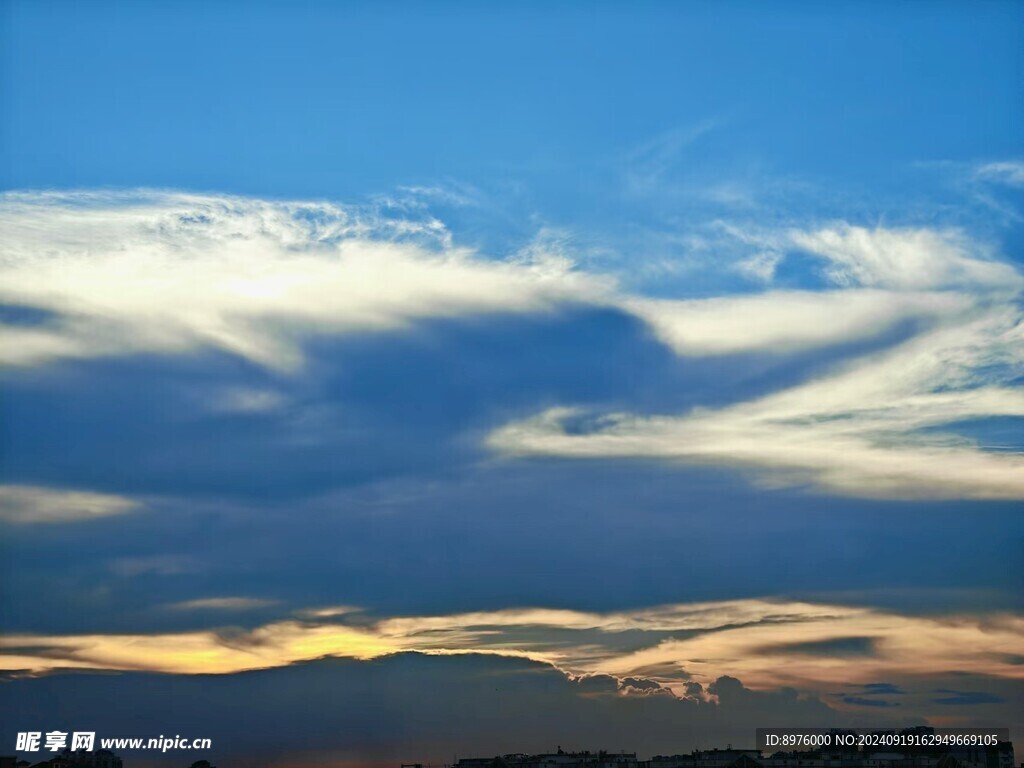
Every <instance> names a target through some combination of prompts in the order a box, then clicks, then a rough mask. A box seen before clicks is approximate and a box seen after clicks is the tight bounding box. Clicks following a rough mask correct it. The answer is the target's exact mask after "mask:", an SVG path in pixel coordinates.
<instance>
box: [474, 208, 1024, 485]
mask: <svg viewBox="0 0 1024 768" xmlns="http://www.w3.org/2000/svg"><path fill="white" fill-rule="evenodd" d="M791 236H792V238H793V240H794V241H795V242H798V243H800V244H801V245H802V246H803V247H805V248H808V249H810V250H812V251H813V252H815V253H817V254H820V255H822V256H823V257H825V258H826V259H827V260H828V266H827V268H826V275H827V276H828V278H829V279H830V280H831V281H833V282H835V283H839V284H849V285H851V286H852V287H851V288H850V289H848V290H833V291H824V292H820V293H815V294H813V298H810V297H807V296H805V295H803V294H800V295H797V296H796V301H795V302H793V303H789V302H788V301H787V299H792V298H794V297H793V295H792V294H785V293H779V292H769V293H766V294H762V295H760V296H755V297H751V298H746V297H744V298H738V299H712V300H707V301H705V302H703V306H702V305H701V303H699V302H683V303H681V304H675V305H669V312H668V313H667V314H666V315H662V316H661V317H660V318H659V317H658V314H659V311H660V310H659V305H658V304H656V303H655V304H653V305H648V306H649V307H650V308H649V309H648V310H647V312H648V314H649V315H653V316H654V318H655V319H653V320H651V323H652V325H653V326H654V327H655V328H656V329H658V333H659V336H660V337H661V338H663V339H664V340H666V341H667V342H668V343H670V344H671V345H672V346H674V347H675V348H677V349H679V348H682V349H683V350H687V349H690V348H699V347H700V345H701V344H705V346H706V339H708V338H709V337H712V338H713V334H714V332H715V331H713V330H708V331H707V332H706V333H703V334H702V333H701V332H700V330H699V329H701V328H708V329H712V328H714V329H722V328H724V329H725V331H724V333H722V332H721V330H720V333H721V334H722V336H721V337H722V338H725V337H727V336H729V335H732V336H733V337H734V338H737V339H744V338H746V339H751V340H754V339H756V340H759V341H761V342H762V343H763V344H765V345H766V346H768V345H773V346H775V347H778V346H779V345H782V344H784V343H786V342H790V343H792V342H793V341H795V340H796V339H798V338H800V337H801V336H802V337H803V341H804V342H806V341H807V340H811V339H816V338H817V339H819V340H820V339H821V338H829V340H830V341H833V342H834V341H837V340H838V339H840V338H843V337H844V336H846V337H847V338H850V337H851V336H852V335H853V334H854V333H856V331H855V330H853V329H857V330H859V331H860V332H864V329H865V328H870V327H871V326H872V325H873V324H875V323H880V322H881V323H884V318H885V317H886V311H885V310H882V307H883V306H886V307H888V308H889V310H888V312H889V313H891V314H890V315H889V316H890V318H891V319H892V320H893V321H895V320H896V319H897V318H899V317H900V316H901V315H902V317H903V318H909V317H910V316H911V315H912V314H916V315H917V317H918V319H921V318H923V317H924V316H925V315H926V314H928V313H929V312H930V313H931V314H932V317H933V318H935V320H934V322H931V323H925V324H924V325H923V326H922V327H920V328H919V329H918V330H917V332H916V333H914V334H913V335H912V336H911V337H910V338H909V339H906V340H905V341H902V342H901V343H898V344H896V345H895V346H892V347H890V348H888V349H883V350H881V351H875V352H870V353H866V354H862V355H860V356H859V357H855V358H854V359H852V360H847V361H845V362H842V363H840V364H837V365H835V366H833V367H832V368H831V369H830V370H827V371H826V372H824V373H822V374H821V375H820V376H818V377H817V378H814V379H811V380H809V381H806V382H803V383H800V384H798V385H796V386H794V387H791V388H790V389H787V390H782V391H779V392H774V393H770V394H768V395H766V396H763V397H760V398H757V399H755V400H751V401H748V402H744V403H739V404H736V405H730V406H727V407H725V408H719V409H694V410H693V411H691V412H690V413H688V414H684V415H679V416H659V417H640V416H635V415H631V414H623V413H612V414H605V415H602V416H599V417H593V416H591V417H590V418H589V419H587V418H583V417H584V416H586V415H585V414H582V413H581V412H580V411H579V410H578V409H574V408H571V407H563V408H552V409H549V410H546V411H544V412H543V413H540V414H538V415H536V416H534V417H532V418H529V419H527V420H524V421H520V422H516V423H512V424H508V425H506V426H504V427H502V428H500V429H498V430H496V431H495V432H494V433H492V435H491V436H490V438H489V444H490V445H491V446H492V447H493V448H494V449H495V450H498V451H502V452H505V453H509V454H517V455H529V454H535V455H549V456H567V457H580V458H583V457H586V458H600V457H628V456H637V457H647V458H661V459H668V460H676V461H685V462H696V463H700V462H706V463H724V464H732V465H736V466H740V467H747V468H751V469H753V470H754V471H755V472H756V474H757V477H758V478H759V479H760V480H761V481H762V482H763V483H765V484H766V485H771V486H781V485H793V486H809V487H811V488H815V489H818V490H820V491H824V492H830V493H838V494H842V495H848V496H863V497H868V498H897V499H900V498H906V499H920V498H981V499H1019V498H1024V457H1022V456H1021V455H1020V454H1019V453H1012V452H1003V453H996V452H991V451H986V450H984V449H983V448H982V447H980V446H978V445H977V444H975V443H973V442H971V441H970V440H968V439H966V438H962V437H958V436H957V435H956V434H955V430H951V432H950V433H943V432H940V431H938V429H939V428H941V427H944V426H946V425H953V424H955V423H956V422H959V421H966V420H970V419H984V418H991V417H1000V416H1004V417H1005V416H1021V415H1024V393H1022V391H1021V389H1020V387H1019V386H1017V385H1016V384H1015V379H1016V378H1017V377H1018V376H1019V375H1020V371H1021V365H1022V361H1024V322H1022V313H1021V307H1020V303H1019V297H1020V290H1021V285H1022V277H1021V275H1020V273H1019V272H1018V271H1017V270H1016V269H1015V268H1013V267H1012V266H1010V265H1009V264H1004V263H998V262H994V261H991V260H988V259H983V258H973V257H972V256H971V255H970V253H969V251H967V250H965V248H966V246H965V245H964V243H963V241H962V238H960V237H957V238H955V239H953V240H949V239H945V238H943V237H940V236H939V235H938V234H937V233H928V232H921V231H903V232H899V231H886V230H874V231H868V230H865V229H860V228H851V227H841V228H838V229H832V230H818V231H815V232H812V233H808V234H804V235H799V234H798V235H791ZM861 286H872V287H873V288H864V287H861ZM879 288H882V289H884V290H881V291H879V292H878V293H875V292H874V291H876V290H878V289H879ZM922 289H926V290H933V289H934V291H935V292H933V293H928V294H916V297H915V295H914V294H907V293H906V291H908V290H914V291H918V290H922ZM864 291H868V292H867V293H865V292H864ZM926 297H927V298H926ZM872 303H873V304H874V305H875V307H876V308H877V310H878V311H874V310H873V309H871V308H870V307H869V305H870V304H872ZM915 304H916V305H917V306H916V307H915ZM896 307H899V308H900V309H894V308H896ZM719 309H720V310H722V315H724V316H731V318H730V321H728V322H726V323H722V321H721V320H720V318H717V317H715V315H716V314H717V312H716V310H719ZM844 309H845V312H844V311H843V310H844ZM758 310H760V311H758ZM922 310H925V311H924V312H922ZM832 312H836V313H837V314H836V315H834V316H830V313H832ZM904 313H906V314H904ZM747 318H749V319H747ZM851 321H852V323H851V325H847V323H848V322H851ZM794 328H795V329H798V330H794ZM737 329H739V330H738V331H737ZM747 329H749V330H747ZM787 335H788V337H789V338H788V339H787ZM733 346H734V348H735V349H736V350H737V351H738V350H739V349H740V347H738V346H736V345H735V344H734V345H733ZM580 423H582V424H583V425H584V427H585V428H582V429H581V428H579V424H580Z"/></svg>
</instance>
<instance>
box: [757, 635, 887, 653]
mask: <svg viewBox="0 0 1024 768" xmlns="http://www.w3.org/2000/svg"><path fill="white" fill-rule="evenodd" d="M875 643H876V640H875V638H873V637H834V638H830V639H828V640H812V641H810V642H803V643H778V644H776V645H771V646H765V647H764V648H763V649H761V650H762V652H764V653H773V652H778V653H784V654H806V655H808V656H874V655H875Z"/></svg>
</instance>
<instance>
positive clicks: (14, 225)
mask: <svg viewBox="0 0 1024 768" xmlns="http://www.w3.org/2000/svg"><path fill="white" fill-rule="evenodd" d="M0 228H2V230H3V231H4V233H5V240H6V244H5V246H4V257H3V261H2V265H0V274H2V280H0V283H2V288H0V301H2V302H4V303H6V304H9V305H13V306H16V307H31V308H35V309H41V310H45V311H47V312H50V313H53V319H52V321H50V322H44V323H40V324H37V325H28V326H26V325H12V324H7V325H5V326H4V327H3V328H2V332H3V336H2V340H3V345H2V348H3V350H4V353H3V355H4V358H3V362H4V363H6V364H7V365H22V366H23V365H37V364H40V363H45V362H47V361H51V360H58V359H61V358H88V357H95V356H105V355H124V354H131V353H137V352H161V353H183V352H189V351H193V350H196V349H199V348H203V347H207V348H214V349H219V350H223V351H227V352H230V353H233V354H237V355H240V356H242V357H244V358H247V359H249V360H252V361H254V362H257V363H259V364H262V365H265V366H269V367H272V368H278V369H282V370H294V369H295V368H297V367H298V366H300V365H301V362H302V353H301V347H300V343H299V342H300V340H301V339H302V338H303V337H304V336H307V335H311V334H317V333H324V334H329V333H346V332H353V331H374V330H384V329H395V328H401V327H403V326H405V325H407V324H408V323H410V322H411V321H413V320H414V319H416V318H425V317H455V316H459V315H464V314H469V313H481V312H525V311H531V312H537V311H543V310H544V309H546V308H549V307H551V306H552V304H553V303H557V302H561V301H566V300H570V299H573V298H577V297H593V296H597V295H599V294H600V293H601V292H602V290H603V286H602V285H601V283H600V282H599V281H597V280H595V279H593V278H591V277H589V276H587V275H583V274H580V273H576V272H573V271H572V270H571V269H570V265H568V264H566V263H565V262H564V261H560V260H556V259H553V260H547V261H533V262H530V263H526V262H519V263H507V262H496V261H485V260H482V259H479V258H476V257H474V255H473V254H471V253H469V252H468V251H466V250H463V249H458V248H453V247H451V246H450V244H449V243H448V238H447V237H446V233H445V232H444V230H443V229H442V228H441V226H440V224H439V223H437V222H436V221H433V220H428V221H425V222H423V221H405V220H392V219H387V218H384V217H381V216H378V215H375V214H366V213H362V212H360V211H358V210H356V209H347V208H343V207H341V206H336V205H332V204H328V203H270V202H265V201H261V200H252V199H246V198H227V197H204V196H199V195H186V194H176V193H160V192H142V193H138V194H135V195H127V196H126V195H109V194H102V193H67V194H57V193H52V194H33V193H8V194H6V195H4V196H3V201H2V209H0Z"/></svg>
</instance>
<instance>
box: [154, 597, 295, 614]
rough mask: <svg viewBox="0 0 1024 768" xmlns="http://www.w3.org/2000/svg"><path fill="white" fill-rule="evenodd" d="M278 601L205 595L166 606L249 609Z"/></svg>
mask: <svg viewBox="0 0 1024 768" xmlns="http://www.w3.org/2000/svg"><path fill="white" fill-rule="evenodd" d="M276 602H277V601H276V600H268V599H263V598H258V597H203V598H198V599H196V600H185V601H183V602H180V603H171V604H170V605H168V606H165V607H166V608H168V609H169V610H174V611H247V610H250V609H253V608H266V607H267V606H270V605H274V604H275V603H276Z"/></svg>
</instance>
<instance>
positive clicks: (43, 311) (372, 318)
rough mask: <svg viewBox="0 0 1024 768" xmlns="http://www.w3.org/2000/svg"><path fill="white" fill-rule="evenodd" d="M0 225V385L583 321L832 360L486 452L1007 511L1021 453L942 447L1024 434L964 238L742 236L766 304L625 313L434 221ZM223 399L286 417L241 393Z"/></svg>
mask: <svg viewBox="0 0 1024 768" xmlns="http://www.w3.org/2000/svg"><path fill="white" fill-rule="evenodd" d="M0 224H2V228H3V231H4V233H5V246H4V256H3V259H2V261H0V302H2V303H3V304H4V305H5V308H6V312H5V317H6V320H5V321H4V322H3V324H2V325H0V337H2V346H0V349H3V354H4V356H5V362H6V363H7V365H8V366H13V367H25V366H38V365H41V364H44V363H48V362H53V361H57V360H60V359H73V358H91V357H97V356H111V355H117V356H124V355H130V354H138V353H163V354H172V353H173V354H181V353H188V352H195V351H200V350H203V349H214V350H218V351H221V352H227V353H230V354H234V355H238V356H241V357H243V358H245V359H247V360H250V361H252V362H255V363H258V364H260V365H263V366H267V367H270V368H272V369H277V370H281V371H291V372H297V371H298V370H299V369H300V368H301V366H302V363H303V357H304V348H305V346H306V344H307V343H308V341H309V340H310V339H312V338H314V337H317V336H324V335H339V334H340V335H350V334H354V333H366V332H379V331H383V330H389V331H398V330H402V329H410V328H412V327H414V326H415V324H416V323H417V322H422V321H426V320H430V319H432V318H433V319H438V318H457V317H468V316H473V315H479V314H481V313H509V312H512V313H518V314H536V313H538V312H547V311H550V310H553V309H556V308H559V307H562V308H565V307H567V306H570V305H580V304H584V305H589V306H594V307H604V308H608V309H611V310H613V311H615V312H620V313H625V314H627V315H630V316H633V317H636V318H638V319H639V320H641V321H642V322H643V323H645V324H646V325H647V326H648V327H649V328H650V329H651V332H652V333H653V335H654V336H655V337H656V338H657V339H658V340H659V341H661V342H662V343H663V344H665V345H666V346H668V347H669V348H671V349H672V350H674V351H675V352H676V353H677V354H679V355H682V356H687V357H707V356H715V357H723V356H724V357H730V356H732V357H736V356H739V355H748V356H749V355H760V356H765V355H768V356H776V357H779V358H780V359H781V358H784V356H785V355H791V354H795V353H798V352H806V351H811V350H815V349H818V350H833V351H838V353H839V359H838V360H835V359H833V362H831V363H830V364H829V365H822V366H821V367H820V369H819V370H817V371H815V372H814V373H813V375H812V376H811V377H809V378H806V379H805V380H803V381H800V382H798V383H796V384H794V385H791V386H789V387H788V388H786V389H781V390H776V391H772V392H768V393H767V394H763V395H761V396H758V397H755V398H753V399H749V400H747V401H746V402H739V403H734V404H730V405H728V406H725V407H718V408H714V409H710V408H696V409H694V410H692V411H689V412H685V413H679V414H666V415H659V416H650V415H637V414H631V413H622V412H609V413H600V412H598V413H585V412H581V411H579V409H578V408H576V407H575V406H574V404H573V403H564V404H562V405H561V406H558V407H554V408H548V409H545V410H542V411H540V412H538V413H536V414H535V415H533V416H531V417H528V418H526V419H521V420H516V421H513V422H511V423H508V424H506V425H505V426H502V427H500V428H498V429H497V430H495V431H494V432H493V433H492V434H491V435H490V436H489V437H488V438H487V440H486V444H487V445H488V446H489V447H490V448H491V449H493V450H495V451H497V452H500V453H503V454H506V455H547V456H564V457H578V458H582V457H586V458H621V457H643V458H650V459H664V460H670V461H679V462H687V463H713V464H724V465H731V466H737V467H743V468H749V469H751V470H753V471H754V474H755V476H756V477H757V478H758V479H759V480H760V481H761V482H763V483H765V484H768V485H775V486H783V485H788V486H805V487H810V488H813V489H816V490H819V491H823V492H827V493H832V494H841V495H850V496H862V497H872V498H874V497H883V498H897V499H903V498H980V499H1019V498H1024V459H1022V458H1021V455H1020V454H1019V453H1017V452H1007V451H1002V452H995V451H989V450H985V446H982V445H978V444H977V443H976V442H972V441H971V440H969V439H967V438H965V437H963V436H960V435H958V433H957V428H956V425H957V423H959V422H964V421H968V420H983V419H993V418H1006V417H1021V416H1024V395H1022V393H1021V390H1020V387H1019V386H1018V384H1017V379H1018V377H1019V376H1020V374H1021V370H1022V361H1024V323H1022V314H1021V303H1020V296H1021V290H1022V286H1024V277H1022V275H1021V273H1020V272H1019V270H1018V269H1017V268H1016V267H1014V266H1013V265H1011V264H1009V263H1006V262H1002V261H999V260H998V259H996V258H994V257H993V255H992V254H991V253H990V250H991V249H989V248H986V247H984V246H982V245H980V244H978V243H976V242H973V241H971V240H970V239H969V238H968V237H967V236H966V235H964V234H963V233H959V232H952V231H944V230H931V229H881V228H876V229H867V228H864V227H858V226H852V225H850V224H847V223H842V222H840V223H837V224H834V225H830V226H827V227H821V226H818V227H808V228H806V229H793V228H789V229H785V230H780V231H778V232H775V233H768V234H765V233H763V232H762V233H750V234H748V235H746V236H745V237H746V239H747V240H748V241H749V242H750V243H751V244H752V247H755V248H756V249H757V250H759V251H763V250H765V249H767V250H769V251H771V252H773V253H776V254H777V258H774V260H773V262H772V265H771V268H770V269H768V271H767V272H765V273H764V275H763V277H766V278H767V279H768V280H769V285H768V286H767V289H766V290H763V291H762V292H760V293H757V294H743V295H737V294H728V295H721V296H716V297H709V298H699V299H676V298H671V297H661V296H659V297H652V296H638V295H633V294H628V293H626V292H624V291H623V290H622V289H621V288H620V287H619V282H618V281H617V280H616V278H615V276H614V275H608V274H597V273H590V272H587V271H586V270H582V269H579V268H576V267H575V266H574V265H573V264H572V263H571V262H570V261H569V260H568V259H566V258H565V256H564V255H563V254H562V253H560V252H559V253H555V254H551V253H547V252H546V251H544V250H543V249H538V248H532V249H530V250H529V255H528V256H522V255H520V256H518V257H513V258H510V259H506V260H496V259H493V258H487V257H485V256H483V255H481V254H479V253H476V252H473V251H471V250H468V249H464V248H459V247H456V246H454V245H453V244H452V239H451V237H450V235H449V234H448V232H447V231H446V230H445V229H444V227H443V225H441V224H440V223H439V222H438V221H436V220H434V219H431V218H423V217H420V218H414V219H405V218H388V217H386V216H383V215H381V214H380V213H379V212H377V211H373V210H369V209H365V208H364V209H360V208H345V207H341V206H337V205H333V204H328V203H279V202H267V201H261V200H253V199H246V198H229V197H212V196H197V195H186V194H177V193H158V192H145V193H122V194H112V193H85V192H83V193H61V194H57V193H53V194H42V193H20V194H19V193H9V194H7V195H5V196H4V197H3V200H2V204H0ZM800 253H802V254H804V256H805V257H806V258H810V259H811V263H812V264H814V265H816V266H815V267H814V269H813V270H812V272H813V273H815V274H817V277H818V279H820V280H821V281H822V284H821V285H820V286H819V287H818V288H817V289H815V290H810V289H801V290H794V289H792V288H787V289H778V288H773V287H772V285H771V280H772V279H773V278H772V276H773V275H774V273H775V271H776V270H777V269H778V268H779V265H780V264H784V263H785V260H786V259H787V258H789V256H788V255H787V254H800ZM641 261H642V258H641ZM865 343H867V344H869V346H872V345H873V347H872V348H869V349H867V350H865V349H863V348H862V349H860V350H859V351H856V350H854V351H849V345H856V344H861V345H863V344H865ZM844 349H846V350H847V351H846V352H843V350H844ZM214 399H216V398H214ZM217 402H218V403H219V406H218V407H220V408H221V409H222V410H225V411H235V412H258V411H266V410H268V409H274V408H277V407H279V406H280V404H281V403H280V400H279V399H278V398H277V397H276V396H275V395H274V394H273V393H272V392H271V393H268V392H251V391H233V392H229V393H226V394H223V395H222V396H220V399H219V400H217Z"/></svg>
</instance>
